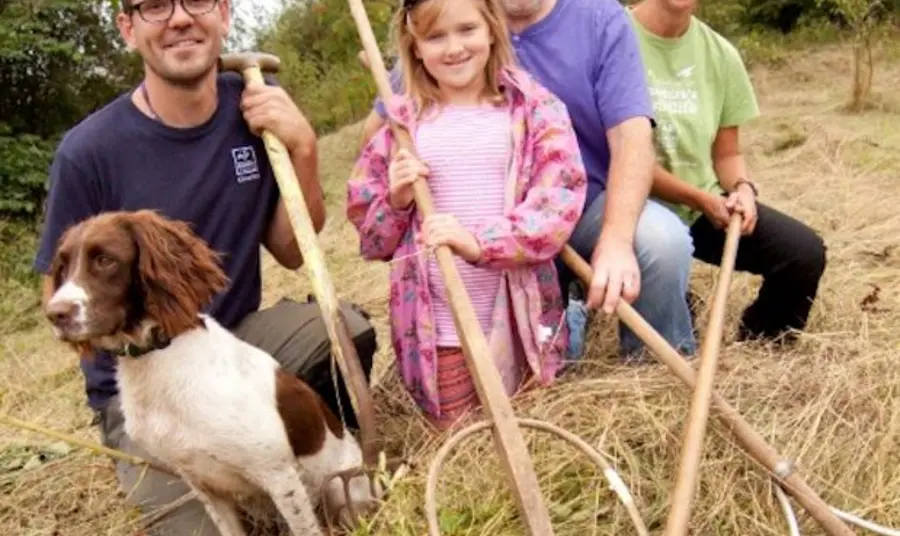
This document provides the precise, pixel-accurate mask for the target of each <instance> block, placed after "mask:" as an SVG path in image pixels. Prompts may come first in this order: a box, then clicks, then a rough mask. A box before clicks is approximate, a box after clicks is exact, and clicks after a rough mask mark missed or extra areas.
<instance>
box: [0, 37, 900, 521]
mask: <svg viewBox="0 0 900 536" xmlns="http://www.w3.org/2000/svg"><path fill="white" fill-rule="evenodd" d="M850 58H851V55H850V53H849V52H848V51H846V50H843V49H834V48H822V49H819V50H815V51H800V52H797V53H796V54H794V55H792V56H791V58H790V59H789V60H788V61H787V62H785V63H784V64H783V65H779V66H778V67H777V68H774V67H765V66H757V67H756V68H755V70H754V73H753V79H754V83H755V85H756V88H757V91H758V95H759V99H760V104H761V107H762V111H763V118H762V119H760V120H759V121H758V122H757V123H756V124H754V125H753V126H752V127H751V128H749V129H748V130H747V131H746V133H745V134H744V136H743V139H744V146H745V148H746V151H747V153H748V157H749V162H750V164H751V169H752V170H753V175H754V177H755V178H756V179H757V180H758V182H759V183H760V184H761V187H762V200H763V201H764V202H766V203H769V204H771V205H773V206H775V207H777V208H779V209H781V210H783V211H787V212H788V213H790V214H792V215H794V216H796V217H799V218H800V219H802V220H804V221H806V222H807V223H809V224H810V225H812V226H813V227H814V228H815V229H816V230H817V231H819V232H820V233H821V234H822V235H823V236H824V238H825V240H826V243H827V246H828V268H827V271H826V274H825V277H824V280H823V282H822V286H821V291H820V294H819V299H818V301H817V303H816V306H815V308H814V310H813V317H812V321H811V323H810V325H809V330H808V333H806V334H804V335H803V337H802V338H801V340H800V342H799V344H798V345H797V346H796V347H794V348H792V349H790V350H776V349H774V348H771V347H767V346H764V345H760V344H750V343H746V344H737V343H734V342H733V341H732V340H731V331H732V330H733V328H734V325H735V322H736V318H737V316H738V315H739V314H740V311H741V310H742V308H743V307H744V306H746V304H747V303H749V301H750V300H751V299H752V297H753V295H754V294H755V292H756V289H757V288H758V284H759V280H758V278H756V277H753V276H749V275H744V274H736V276H735V278H734V282H733V286H732V292H731V294H730V298H729V306H728V316H727V324H726V330H727V335H726V341H725V343H724V344H723V348H722V353H721V356H720V359H719V370H718V373H717V377H716V389H717V390H718V391H719V392H720V393H721V394H722V395H723V396H724V397H725V398H726V399H727V400H729V401H730V402H731V403H732V405H734V406H735V407H736V408H737V409H738V410H739V411H740V412H741V414H742V415H743V416H744V417H745V418H746V419H747V420H748V421H749V422H750V424H751V425H752V426H753V427H754V428H755V429H756V430H757V431H758V432H759V433H760V434H762V435H763V436H764V437H765V439H766V441H768V442H769V443H770V444H771V445H772V446H774V447H775V448H776V449H777V450H778V451H779V452H780V453H782V454H783V455H784V456H788V457H790V458H793V459H794V460H796V462H797V464H798V467H799V470H800V472H801V474H802V475H803V476H804V477H805V478H806V480H807V482H808V483H809V484H810V485H811V486H812V487H813V488H814V489H815V490H816V491H817V492H818V493H819V494H820V495H821V496H822V497H823V498H824V499H825V500H826V501H827V502H828V503H829V504H831V505H832V506H834V507H836V508H839V509H841V510H844V511H847V512H853V513H855V514H857V515H861V516H863V517H865V518H867V519H870V520H872V521H874V522H876V523H880V524H883V525H887V526H891V527H895V528H900V455H898V452H900V449H898V447H900V367H898V366H897V359H898V357H897V356H898V350H900V343H898V341H900V339H898V337H897V332H898V330H900V286H898V285H897V281H898V280H900V249H897V247H896V244H897V237H898V236H900V215H898V212H897V209H896V206H898V205H900V188H898V184H900V183H898V175H900V151H898V148H900V127H898V124H900V95H898V94H897V93H896V90H895V88H896V87H898V85H900V51H898V50H896V49H887V50H878V51H877V58H878V61H879V62H880V64H879V69H878V71H877V73H876V79H875V91H876V95H875V97H874V99H873V105H872V107H871V109H869V110H868V111H866V112H865V113H863V114H860V115H849V114H847V113H845V112H844V111H843V108H842V107H843V105H844V103H845V102H846V100H847V96H848V95H849V88H850V79H851V66H850ZM358 135H359V129H358V126H351V127H347V128H345V129H343V130H341V131H340V132H338V133H336V134H334V135H332V136H329V137H327V138H324V139H323V140H322V142H321V151H322V152H321V161H322V166H323V171H324V174H325V177H326V178H327V180H328V183H327V190H328V199H329V203H330V219H329V222H328V225H327V228H326V229H325V231H324V232H323V233H322V235H321V243H322V246H323V248H324V251H325V256H326V259H327V262H328V265H329V268H330V271H331V272H330V273H331V275H332V277H333V279H334V282H335V286H336V289H337V292H338V294H339V296H340V297H341V298H344V299H350V300H354V301H356V302H358V303H360V304H362V305H363V306H364V307H365V308H366V309H368V310H369V311H370V312H371V313H373V315H374V320H375V322H376V325H377V327H378V330H379V335H380V337H381V345H382V348H381V350H380V352H379V355H378V363H377V366H376V375H377V377H378V383H377V385H376V387H375V388H374V389H375V390H374V396H375V401H376V404H377V406H378V410H377V411H378V416H379V420H380V423H381V428H380V434H381V439H382V440H383V441H384V442H385V444H386V445H387V446H388V449H389V450H390V452H391V454H395V455H401V454H402V455H404V456H406V457H408V459H409V460H411V461H412V462H413V463H414V468H413V470H412V471H411V473H410V474H409V475H408V476H406V477H405V478H404V479H402V480H400V481H399V483H398V485H397V487H396V488H395V489H394V490H393V494H392V495H391V498H390V500H389V501H388V502H386V504H385V505H384V507H383V508H382V509H381V510H380V511H379V512H378V513H377V515H375V516H374V518H373V519H372V521H371V524H370V525H369V526H367V527H362V528H361V529H360V530H359V531H358V533H359V534H385V535H387V534H392V535H411V536H412V535H421V534H424V533H425V532H426V529H425V525H424V514H423V506H424V483H425V478H426V474H427V469H428V465H429V463H430V461H431V459H432V457H433V455H434V453H435V452H436V450H437V449H438V448H439V447H440V445H441V444H442V443H443V442H444V440H445V439H446V438H447V436H438V435H435V434H433V433H431V432H429V431H428V429H427V428H426V427H425V426H424V425H423V423H422V421H421V420H420V418H419V417H418V415H417V413H416V412H415V410H414V408H413V406H412V404H411V402H410V401H409V399H408V398H407V397H406V396H405V393H404V392H403V389H402V388H401V386H400V384H399V382H398V381H397V379H396V377H395V374H394V371H393V369H392V368H391V360H392V355H391V352H390V349H389V343H388V336H387V335H388V328H387V320H388V319H387V283H386V277H387V270H388V267H387V265H384V264H371V263H365V262H364V261H362V260H361V259H360V258H359V256H358V254H357V249H356V248H357V238H356V234H355V232H354V231H353V229H352V227H351V226H350V225H349V223H347V222H346V220H345V218H344V217H343V203H344V180H345V179H346V177H347V172H348V170H349V168H350V166H351V164H352V161H353V158H354V156H355V147H356V141H357V137H358ZM715 276H716V271H715V270H714V269H712V268H710V267H708V266H704V265H701V264H698V265H697V266H696V270H695V275H694V279H693V286H694V289H695V291H696V292H697V293H698V294H699V295H700V296H702V297H705V298H707V299H711V297H712V292H713V288H714V283H715ZM265 281H266V286H265V294H264V305H267V304H270V303H272V302H274V301H275V300H277V299H278V298H279V297H281V296H283V295H290V296H298V297H302V296H305V295H306V294H307V293H308V292H310V286H309V284H308V280H307V277H306V273H305V271H303V270H301V271H300V272H299V273H298V274H295V273H291V272H288V271H286V270H283V269H281V268H279V267H276V266H274V265H273V264H272V262H271V260H270V259H268V258H267V260H266V267H265ZM16 296H20V294H15V295H12V297H10V298H9V299H15V300H17V304H19V305H21V307H18V308H17V307H15V306H4V307H3V309H2V310H3V311H4V312H8V313H7V318H4V319H2V320H0V331H2V333H3V334H4V335H3V340H2V345H0V386H2V387H0V414H3V413H7V414H9V415H12V416H14V417H17V418H19V419H26V420H28V421H31V422H34V423H38V424H40V425H41V426H44V427H48V428H51V429H54V430H58V431H61V432H64V433H67V434H74V435H76V436H78V437H82V438H85V439H89V440H96V439H97V436H96V432H95V430H94V428H93V427H92V426H90V421H91V418H92V415H91V413H90V411H89V410H88V409H87V406H86V404H85V400H84V395H83V383H82V378H81V375H80V371H79V368H78V365H77V362H76V361H75V359H74V357H73V356H72V355H71V354H69V353H68V352H67V350H66V349H65V348H63V347H62V346H60V345H57V344H55V343H54V342H52V341H51V340H50V338H49V333H48V330H47V328H46V326H45V325H44V324H42V323H40V322H37V321H34V320H36V319H37V315H36V313H35V312H34V310H33V308H29V307H28V305H29V303H30V302H29V301H28V300H30V299H32V298H28V297H25V298H20V297H16ZM13 305H16V304H13ZM17 311H25V312H17ZM29 319H30V320H32V321H29ZM706 319H707V316H706V314H705V313H704V312H701V313H700V315H699V317H698V321H699V322H700V331H701V332H703V331H704V330H703V327H704V326H705V323H706ZM13 325H14V326H15V327H16V329H15V330H13V329H11V328H10V329H3V328H9V327H10V326H13ZM20 328H22V329H20ZM614 328H615V325H614V323H613V322H612V321H610V320H607V319H605V318H602V317H599V316H598V317H597V318H596V320H595V321H594V323H593V324H592V336H591V340H590V346H589V355H588V356H587V357H586V359H585V361H584V362H583V364H581V365H580V366H579V368H577V369H576V370H575V371H573V372H572V373H569V374H568V375H566V376H565V377H564V378H563V379H562V381H560V382H559V383H558V384H556V385H555V386H553V387H552V388H549V389H546V390H542V391H533V392H529V393H528V394H527V395H523V396H521V397H517V398H516V399H515V400H514V408H515V410H516V413H517V414H518V415H519V416H522V417H532V418H537V419H543V420H546V421H549V422H551V423H554V424H557V425H559V426H561V427H563V428H565V429H567V430H569V431H571V432H573V433H575V434H576V435H578V436H579V437H581V438H582V439H584V440H585V441H587V442H588V443H590V444H591V445H593V446H595V447H596V448H598V449H600V450H601V451H602V452H603V453H605V454H606V456H607V457H608V459H609V460H610V462H611V463H612V464H613V465H614V466H615V467H616V469H617V471H619V473H620V475H621V476H622V478H623V479H624V481H625V483H626V484H627V485H628V486H629V488H630V490H631V492H632V494H633V495H634V497H635V501H636V503H637V507H638V509H639V510H640V513H641V516H642V517H643V519H644V521H645V523H646V524H647V526H648V527H649V528H650V530H651V532H652V533H656V534H658V533H660V532H661V530H662V528H663V526H664V525H665V520H666V516H667V514H668V506H669V500H670V498H671V490H672V488H673V485H674V481H675V474H676V470H677V467H678V464H679V460H680V457H681V448H680V447H681V441H682V435H683V425H684V420H685V418H686V416H687V413H688V408H689V404H690V396H691V392H690V391H689V390H688V389H687V388H685V386H684V385H683V384H682V383H681V382H680V381H678V380H677V379H676V378H675V377H674V376H673V375H672V374H671V373H670V372H668V370H667V369H665V368H664V367H662V366H656V365H654V366H647V367H641V368H627V367H623V366H619V365H617V364H616V361H615V344H616V340H615V331H614ZM714 416H715V412H714V411H713V412H712V414H711V420H710V424H709V426H708V428H707V441H706V448H705V450H704V457H703V463H702V465H701V470H702V474H701V477H700V479H699V483H698V490H697V496H696V500H695V503H694V506H693V518H692V519H693V523H692V534H704V535H707V534H710V535H711V534H723V535H724V534H728V535H741V536H757V535H759V536H762V535H780V534H786V533H787V525H786V521H785V518H784V516H783V514H782V513H781V510H780V508H779V505H778V503H777V501H776V499H775V496H774V494H773V488H772V486H771V483H770V480H769V479H768V478H767V476H766V472H765V471H764V469H763V468H762V467H760V466H759V465H758V464H756V463H755V462H753V461H752V460H751V459H750V458H749V457H748V456H747V455H745V453H744V452H743V451H742V450H741V448H740V447H739V446H738V445H737V443H736V442H735V440H734V438H733V436H731V435H730V432H729V430H728V429H727V427H725V426H723V424H722V423H721V422H720V421H718V420H716V419H715V418H714ZM524 433H525V437H526V439H527V441H528V444H529V448H530V450H531V452H532V454H533V459H534V463H535V466H536V469H537V471H538V476H539V478H540V481H541V486H542V490H543V492H544V495H545V497H546V499H547V501H548V502H549V503H550V507H551V512H552V517H553V522H554V526H555V528H556V534H558V535H576V534H577V535H589V534H591V535H613V534H616V535H624V534H633V533H634V532H633V529H632V526H631V524H630V522H629V520H628V517H627V514H626V512H625V509H624V508H623V507H622V506H621V505H620V504H619V503H618V501H617V500H616V498H615V496H614V495H613V494H612V493H611V492H610V491H609V489H608V485H607V483H606V480H605V479H604V478H603V476H602V474H600V473H599V472H598V471H596V470H595V469H594V468H593V466H591V465H590V464H589V462H588V460H587V459H586V458H584V457H582V456H580V455H579V454H578V453H577V452H576V451H575V450H574V449H573V448H572V447H570V446H568V445H567V444H564V443H562V442H561V441H559V440H557V439H554V438H552V437H551V436H547V435H543V434H541V435H539V434H537V433H535V432H531V431H525V432H524ZM438 497H439V504H440V508H441V516H440V517H441V522H442V526H443V527H444V534H453V535H463V534H466V535H476V534H477V535H482V534H483V535H492V536H500V535H507V534H510V535H512V534H522V529H521V526H520V524H519V522H518V519H517V514H516V508H515V506H514V502H513V500H512V495H511V493H510V492H509V490H508V488H507V484H506V481H505V479H504V478H503V472H502V470H501V468H500V465H499V463H498V458H497V455H496V453H495V451H494V448H493V444H492V442H491V440H490V437H489V436H488V435H487V434H481V435H479V436H477V437H476V438H474V439H471V440H468V441H466V442H464V443H463V444H462V445H461V446H460V447H459V448H458V449H456V451H454V453H453V454H452V456H451V457H450V458H449V460H448V461H447V463H446V465H445V468H444V472H443V475H442V478H441V481H440V487H439V490H438ZM123 504H124V503H123V501H122V497H121V495H119V494H118V492H117V489H116V485H115V475H114V473H113V471H112V465H111V463H110V462H109V461H108V460H107V459H106V458H104V457H98V456H96V455H94V454H92V453H90V452H86V451H83V450H80V449H72V448H69V447H67V446H65V445H64V444H60V443H58V442H54V441H53V440H48V439H47V438H45V437H43V436H40V435H36V434H32V433H28V432H23V431H21V430H18V429H14V428H8V427H7V428H3V427H2V426H0V533H3V534H15V535H23V536H50V535H65V536H88V535H92V536H93V535H101V534H103V535H106V534H109V535H113V534H115V535H120V534H132V533H134V532H135V527H136V525H135V523H136V522H137V520H138V518H137V516H136V515H135V514H134V513H133V512H130V511H128V510H126V509H125V508H124V507H123ZM794 508H795V510H796V511H797V515H798V517H799V520H800V523H801V530H802V533H803V534H821V533H822V532H821V530H820V529H819V528H818V526H817V525H815V523H814V522H813V521H812V520H811V518H810V517H809V516H808V515H807V514H806V512H804V511H803V510H802V509H801V508H800V507H799V505H798V504H797V503H794Z"/></svg>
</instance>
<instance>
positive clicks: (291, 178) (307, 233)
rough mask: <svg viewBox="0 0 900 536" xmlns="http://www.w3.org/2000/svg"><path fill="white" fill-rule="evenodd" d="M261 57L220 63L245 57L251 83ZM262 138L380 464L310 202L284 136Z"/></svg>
mask: <svg viewBox="0 0 900 536" xmlns="http://www.w3.org/2000/svg"><path fill="white" fill-rule="evenodd" d="M263 57H264V56H261V55H254V54H245V55H242V54H232V55H229V56H227V57H226V59H225V60H223V62H222V64H223V65H225V66H230V65H238V66H239V65H241V64H240V62H241V61H245V65H243V67H240V70H241V71H242V72H243V75H244V79H245V80H246V82H247V83H248V84H252V83H257V84H264V83H265V81H264V79H263V76H262V71H261V67H260V63H261V62H262V58H263ZM256 58H260V59H258V60H257V59H256ZM262 139H263V142H264V143H265V147H266V152H267V153H268V156H269V160H270V162H271V164H272V171H273V173H274V175H275V180H276V181H277V183H278V188H279V190H280V192H281V196H282V198H283V199H284V204H285V207H286V208H287V211H288V214H289V216H290V220H291V226H292V227H293V230H294V236H296V238H297V244H298V245H299V246H300V250H301V252H302V254H303V264H304V265H305V266H306V267H307V269H308V271H309V275H310V282H311V283H312V286H313V291H314V293H315V296H316V302H317V303H318V305H319V307H320V309H321V311H322V317H323V320H324V323H325V327H326V329H327V330H328V337H329V339H331V350H332V353H333V355H334V356H335V359H336V361H337V363H338V367H339V368H340V370H341V373H342V375H343V378H344V381H345V382H346V383H347V387H348V389H347V391H348V393H349V395H350V403H351V405H352V406H353V410H354V411H355V413H356V415H357V418H358V420H359V425H360V426H359V427H360V446H361V449H362V452H363V463H364V465H366V466H369V467H374V466H375V465H377V463H378V449H377V446H376V443H375V440H376V435H375V409H374V403H373V401H372V393H371V391H370V390H369V385H368V383H367V382H366V376H365V374H364V372H363V370H362V365H361V364H360V361H359V356H358V355H357V353H356V347H355V346H354V345H353V341H352V340H351V339H350V336H349V335H348V330H347V325H346V323H345V322H344V318H343V315H342V314H341V311H340V308H339V306H338V300H337V298H336V294H335V291H334V286H333V284H332V282H331V277H330V276H329V274H328V268H327V266H326V265H325V258H324V256H323V254H322V250H321V248H320V247H319V243H318V236H317V234H316V232H315V230H314V228H313V224H312V219H311V218H310V216H309V209H308V207H307V204H306V200H305V199H304V197H303V192H302V191H301V190H300V186H299V185H298V184H297V175H296V172H295V171H294V165H293V163H292V162H291V159H290V155H289V153H288V151H287V149H286V148H285V146H284V144H283V143H281V140H279V139H278V138H277V137H276V136H275V135H274V134H272V133H271V132H269V131H263V133H262Z"/></svg>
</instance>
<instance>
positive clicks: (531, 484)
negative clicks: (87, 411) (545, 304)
mask: <svg viewBox="0 0 900 536" xmlns="http://www.w3.org/2000/svg"><path fill="white" fill-rule="evenodd" d="M348 1H349V4H350V10H351V12H352V14H353V18H354V20H355V21H356V28H357V30H358V31H359V35H360V40H361V41H362V44H363V47H364V48H365V52H366V56H367V59H368V61H369V66H370V69H371V71H372V74H373V75H374V77H375V83H376V85H377V87H378V93H379V95H380V96H381V98H382V99H383V100H384V101H385V102H387V101H388V100H389V99H390V97H391V93H392V91H391V86H390V83H389V82H388V74H387V69H385V66H384V62H383V60H382V58H381V54H380V53H379V51H378V45H377V42H376V40H375V35H374V33H373V32H372V27H371V25H370V23H369V19H368V16H367V15H366V11H365V7H364V6H363V4H362V1H361V0H348ZM391 130H392V132H393V134H394V138H395V139H396V140H397V142H398V144H399V146H401V147H403V148H405V149H407V150H408V151H409V152H410V153H411V154H415V148H414V147H413V143H412V139H411V138H410V136H409V133H408V132H407V131H406V130H405V129H404V128H402V127H400V126H399V125H397V124H395V123H394V122H391ZM413 184H414V185H413V190H414V193H415V202H416V208H417V209H418V210H419V211H420V212H421V213H422V214H423V215H425V216H428V215H429V214H431V213H432V212H433V211H434V205H433V202H432V199H431V194H430V192H429V190H428V186H427V185H426V184H425V183H424V182H423V181H416V182H415V183H413ZM435 256H436V258H437V262H438V266H439V267H440V270H441V274H442V275H443V276H444V281H445V282H446V285H447V295H448V297H449V300H450V307H451V309H452V311H453V321H454V324H455V325H456V330H457V332H458V333H459V336H460V337H459V338H460V341H461V342H462V349H463V354H464V355H465V358H466V364H467V366H468V369H469V372H470V373H471V375H472V379H473V381H474V383H475V388H476V391H477V393H478V398H479V400H480V401H481V403H482V405H483V406H484V408H485V409H486V410H487V413H488V416H489V417H490V419H491V420H492V421H493V425H494V441H495V445H496V447H497V449H498V451H499V454H500V458H501V460H502V461H503V466H504V469H505V470H506V474H507V477H508V479H509V481H510V482H511V484H512V485H513V488H514V491H515V493H514V496H515V498H516V501H517V504H518V507H519V512H520V513H521V515H522V518H523V520H524V523H525V525H526V527H527V528H528V532H529V533H530V534H532V535H534V536H552V535H553V527H552V526H551V524H550V515H549V512H548V509H547V506H546V503H545V502H544V498H543V496H542V495H541V490H540V487H539V485H538V479H537V475H536V474H535V471H534V465H533V463H532V461H531V456H530V454H529V452H528V450H527V445H526V444H525V440H524V438H523V436H522V432H521V430H520V429H519V425H518V421H517V419H516V417H515V415H514V414H513V410H512V404H511V403H510V401H509V398H508V397H507V396H506V392H505V390H504V388H503V384H502V383H501V380H500V373H499V371H498V370H497V368H496V366H495V365H494V363H493V360H491V358H490V351H489V348H488V344H487V340H486V339H485V336H484V333H483V332H482V330H481V326H480V325H479V324H478V321H477V319H476V317H475V310H474V308H473V306H472V302H471V300H470V299H469V296H468V294H467V293H466V290H465V287H464V286H463V283H462V280H461V279H460V276H459V271H458V270H457V268H456V265H455V264H454V262H453V252H452V251H451V250H450V248H449V247H447V246H443V247H440V248H437V251H436V252H435Z"/></svg>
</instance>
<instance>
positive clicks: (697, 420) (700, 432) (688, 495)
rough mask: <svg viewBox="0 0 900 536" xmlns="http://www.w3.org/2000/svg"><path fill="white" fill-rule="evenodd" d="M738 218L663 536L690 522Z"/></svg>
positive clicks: (731, 229)
mask: <svg viewBox="0 0 900 536" xmlns="http://www.w3.org/2000/svg"><path fill="white" fill-rule="evenodd" d="M741 221H742V219H741V215H740V214H732V216H731V219H730V220H729V222H728V232H727V233H726V235H725V250H724V251H723V253H722V262H721V267H720V269H719V278H718V281H717V282H716V297H715V301H714V302H713V306H712V311H711V313H710V319H709V324H708V325H707V328H706V337H705V339H704V341H703V350H702V352H701V355H700V372H699V374H698V375H697V376H698V380H697V387H696V388H695V389H694V398H693V400H692V401H691V411H690V414H689V416H688V423H687V427H686V429H685V432H684V443H683V445H682V447H681V450H682V455H681V456H682V458H681V467H679V471H678V478H677V480H676V483H675V493H674V498H673V499H672V506H671V508H670V510H669V519H668V524H667V526H666V536H676V535H678V536H682V535H684V534H687V530H688V523H689V522H690V519H691V500H692V498H693V496H694V490H695V489H696V483H697V478H698V476H699V473H700V457H701V455H702V453H703V438H704V434H705V433H706V421H707V417H708V415H709V397H710V393H711V392H712V387H713V380H714V379H715V375H716V364H717V363H716V362H717V360H718V357H719V346H720V345H721V342H722V331H723V329H724V327H725V306H726V305H727V302H728V290H729V287H730V286H731V277H732V275H733V274H734V261H735V258H736V257H737V250H738V242H739V241H740V239H741Z"/></svg>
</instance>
